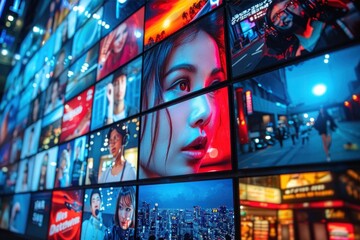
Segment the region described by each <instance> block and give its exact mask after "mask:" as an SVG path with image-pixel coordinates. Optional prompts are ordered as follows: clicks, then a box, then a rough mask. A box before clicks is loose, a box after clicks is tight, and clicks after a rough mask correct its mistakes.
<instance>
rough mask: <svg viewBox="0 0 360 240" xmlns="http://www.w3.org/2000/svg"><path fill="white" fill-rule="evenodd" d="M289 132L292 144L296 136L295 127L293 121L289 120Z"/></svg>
mask: <svg viewBox="0 0 360 240" xmlns="http://www.w3.org/2000/svg"><path fill="white" fill-rule="evenodd" d="M289 134H290V137H291V141H292V144H293V145H295V138H296V127H295V124H294V121H292V120H290V121H289Z"/></svg>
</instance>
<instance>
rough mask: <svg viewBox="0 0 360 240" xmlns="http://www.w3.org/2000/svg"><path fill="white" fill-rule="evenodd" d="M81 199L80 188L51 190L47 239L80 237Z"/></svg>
mask: <svg viewBox="0 0 360 240" xmlns="http://www.w3.org/2000/svg"><path fill="white" fill-rule="evenodd" d="M82 199H83V191H82V190H71V191H70V190H69V191H54V192H53V195H52V200H51V211H50V221H49V232H48V236H47V237H48V238H47V239H79V238H80V228H81V219H82Z"/></svg>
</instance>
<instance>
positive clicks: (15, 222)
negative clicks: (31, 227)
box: [9, 193, 30, 234]
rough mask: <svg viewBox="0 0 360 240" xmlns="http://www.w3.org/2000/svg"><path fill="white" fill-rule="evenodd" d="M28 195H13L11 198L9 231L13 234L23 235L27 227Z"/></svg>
mask: <svg viewBox="0 0 360 240" xmlns="http://www.w3.org/2000/svg"><path fill="white" fill-rule="evenodd" d="M29 204H30V193H25V194H15V195H14V196H13V198H12V203H11V212H10V221H9V230H10V231H11V232H14V233H19V234H24V233H25V230H26V226H27V216H28V212H29Z"/></svg>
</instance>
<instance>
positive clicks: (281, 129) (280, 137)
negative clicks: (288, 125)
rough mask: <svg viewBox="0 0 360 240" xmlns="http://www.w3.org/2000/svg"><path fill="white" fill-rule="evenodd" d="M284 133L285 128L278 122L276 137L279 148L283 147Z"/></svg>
mask: <svg viewBox="0 0 360 240" xmlns="http://www.w3.org/2000/svg"><path fill="white" fill-rule="evenodd" d="M285 134H286V129H285V127H284V125H283V124H282V123H279V124H278V127H277V128H276V137H277V140H278V141H279V143H280V147H281V148H282V147H283V141H284V138H285Z"/></svg>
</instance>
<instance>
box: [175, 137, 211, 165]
mask: <svg viewBox="0 0 360 240" xmlns="http://www.w3.org/2000/svg"><path fill="white" fill-rule="evenodd" d="M207 141H208V139H207V136H204V137H203V136H200V137H197V138H196V139H195V140H193V141H192V142H191V143H189V144H188V145H186V146H185V147H183V148H182V149H181V152H182V153H183V154H185V155H186V156H187V157H188V158H189V159H190V160H199V159H202V158H203V157H204V156H205V154H206V151H207Z"/></svg>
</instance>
